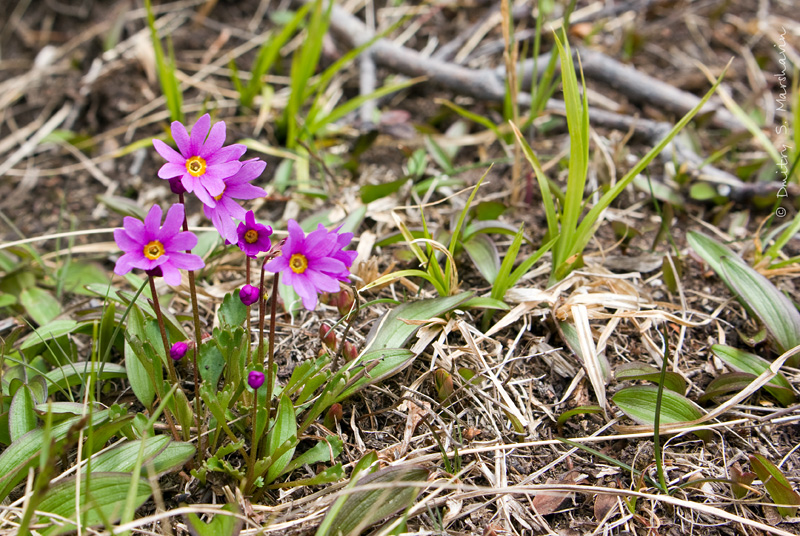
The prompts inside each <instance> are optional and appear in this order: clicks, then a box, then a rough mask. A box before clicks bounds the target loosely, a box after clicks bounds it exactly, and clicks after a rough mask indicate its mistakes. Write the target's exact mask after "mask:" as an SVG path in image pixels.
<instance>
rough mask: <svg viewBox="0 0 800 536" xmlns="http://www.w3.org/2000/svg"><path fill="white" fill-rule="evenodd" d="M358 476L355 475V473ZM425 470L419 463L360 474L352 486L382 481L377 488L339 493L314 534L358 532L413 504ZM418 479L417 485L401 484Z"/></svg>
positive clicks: (352, 534)
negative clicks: (362, 475)
mask: <svg viewBox="0 0 800 536" xmlns="http://www.w3.org/2000/svg"><path fill="white" fill-rule="evenodd" d="M356 476H358V475H356ZM427 478H428V470H427V469H425V468H423V467H420V466H406V467H404V466H393V467H386V468H384V469H381V470H379V471H377V472H375V473H372V474H369V475H366V476H364V477H362V478H360V479H359V480H358V482H357V484H356V486H355V489H356V490H358V487H359V486H367V485H382V486H383V487H381V488H378V489H367V490H363V491H355V492H353V493H349V494H347V495H342V496H341V497H340V498H339V499H338V500H337V501H336V502H335V503H334V504H333V505H332V506H331V507H330V508H329V509H328V513H327V515H326V516H325V519H324V520H323V522H322V524H321V525H320V527H319V529H318V530H317V536H335V535H339V534H342V535H347V536H357V535H359V534H361V533H362V532H363V531H364V530H366V529H367V528H369V527H370V526H371V525H373V524H374V523H377V522H378V521H380V520H381V519H384V518H386V517H389V516H390V515H393V514H396V513H397V512H399V511H401V510H404V509H406V508H408V507H409V506H411V504H413V502H414V499H415V498H416V496H417V493H419V490H420V488H422V487H424V486H425V485H426V480H427ZM405 483H417V484H418V485H417V486H412V485H403V484H405Z"/></svg>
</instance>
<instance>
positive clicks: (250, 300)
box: [239, 285, 260, 306]
mask: <svg viewBox="0 0 800 536" xmlns="http://www.w3.org/2000/svg"><path fill="white" fill-rule="evenodd" d="M259 294H260V291H259V290H258V287H254V286H253V285H245V286H243V287H242V289H241V290H240V291H239V299H240V300H242V303H243V304H245V305H247V306H250V305H253V304H254V303H256V302H257V301H258V296H259Z"/></svg>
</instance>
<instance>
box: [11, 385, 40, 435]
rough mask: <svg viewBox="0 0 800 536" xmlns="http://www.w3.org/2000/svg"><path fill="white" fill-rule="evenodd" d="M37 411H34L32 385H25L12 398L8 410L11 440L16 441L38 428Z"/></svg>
mask: <svg viewBox="0 0 800 536" xmlns="http://www.w3.org/2000/svg"><path fill="white" fill-rule="evenodd" d="M36 420H37V419H36V411H34V401H33V393H32V392H31V389H30V387H28V386H27V385H23V386H22V387H21V388H20V389H17V392H16V393H15V394H14V398H12V399H11V408H10V409H9V410H8V431H9V435H10V437H11V441H16V440H17V439H19V438H20V437H22V436H23V435H25V434H27V433H28V432H30V431H31V430H33V429H34V428H36Z"/></svg>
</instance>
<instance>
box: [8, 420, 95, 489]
mask: <svg viewBox="0 0 800 536" xmlns="http://www.w3.org/2000/svg"><path fill="white" fill-rule="evenodd" d="M108 418H109V410H107V409H106V410H102V411H96V412H94V413H93V414H92V424H93V425H94V426H98V425H100V424H102V423H104V422H105V421H106V420H108ZM81 420H82V417H75V418H73V419H67V420H66V421H64V422H61V423H58V424H55V425H53V427H52V428H51V430H50V437H51V439H53V440H55V441H56V442H60V441H63V440H64V438H65V437H66V435H67V432H68V431H69V429H70V428H72V426H73V425H75V424H77V423H78V422H80V421H81ZM44 436H45V434H44V430H42V429H41V428H36V429H34V430H31V431H30V432H28V433H27V434H25V435H23V436H22V437H20V438H19V439H17V440H16V441H14V442H13V443H11V445H9V446H8V448H7V449H5V450H4V451H3V453H2V454H0V500H2V499H5V498H6V497H7V496H8V494H9V493H10V492H11V490H12V489H14V487H15V486H16V485H17V484H19V483H20V482H22V480H23V479H24V478H25V476H26V474H27V471H28V468H29V467H32V466H34V465H35V464H36V463H37V462H38V461H39V450H40V449H41V448H42V444H43V441H44ZM73 491H74V488H73Z"/></svg>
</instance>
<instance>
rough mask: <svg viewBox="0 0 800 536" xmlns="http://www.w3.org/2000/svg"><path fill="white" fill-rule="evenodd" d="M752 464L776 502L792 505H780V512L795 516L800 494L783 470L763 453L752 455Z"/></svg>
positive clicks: (799, 502) (799, 504) (784, 515)
mask: <svg viewBox="0 0 800 536" xmlns="http://www.w3.org/2000/svg"><path fill="white" fill-rule="evenodd" d="M750 466H751V467H752V468H753V471H755V473H756V474H757V475H758V478H759V480H761V482H762V483H763V484H764V487H765V488H767V492H768V493H769V496H770V497H772V500H773V501H775V504H784V505H792V506H778V513H780V514H781V515H782V516H783V517H787V516H794V515H795V514H796V513H797V507H798V506H800V494H798V493H797V492H796V491H795V490H794V488H793V487H792V484H791V483H790V482H789V480H788V479H787V478H786V476H785V475H784V474H783V472H781V470H780V469H779V468H778V467H777V466H776V465H775V464H774V463H772V462H771V461H769V460H768V459H766V458H765V457H764V456H762V455H761V454H752V455H751V456H750Z"/></svg>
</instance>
